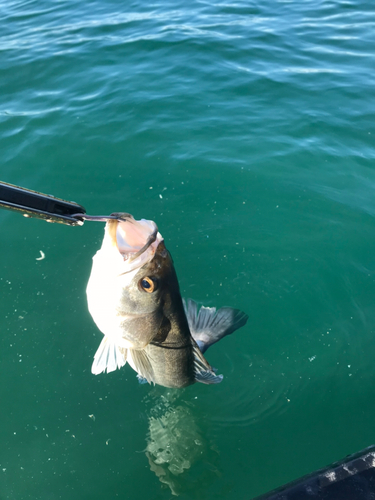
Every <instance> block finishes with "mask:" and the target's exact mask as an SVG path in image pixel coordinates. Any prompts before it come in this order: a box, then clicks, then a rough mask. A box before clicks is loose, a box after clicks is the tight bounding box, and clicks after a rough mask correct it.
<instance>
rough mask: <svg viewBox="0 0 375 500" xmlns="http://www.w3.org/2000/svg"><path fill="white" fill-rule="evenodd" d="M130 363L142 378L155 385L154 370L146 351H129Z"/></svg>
mask: <svg viewBox="0 0 375 500" xmlns="http://www.w3.org/2000/svg"><path fill="white" fill-rule="evenodd" d="M128 362H129V364H130V366H131V367H132V368H133V370H135V371H136V372H137V373H138V375H139V376H140V377H141V378H143V379H146V380H147V382H148V383H149V384H151V382H152V383H154V384H155V375H154V370H153V369H152V366H151V363H150V360H149V359H148V356H147V354H146V353H145V351H143V350H136V349H128ZM138 378H139V377H138ZM141 383H144V382H141Z"/></svg>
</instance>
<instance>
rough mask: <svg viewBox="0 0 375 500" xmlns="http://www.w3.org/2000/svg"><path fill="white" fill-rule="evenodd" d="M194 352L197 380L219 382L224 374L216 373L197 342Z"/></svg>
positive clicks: (210, 382)
mask: <svg viewBox="0 0 375 500" xmlns="http://www.w3.org/2000/svg"><path fill="white" fill-rule="evenodd" d="M194 344H195V343H194ZM193 354H194V375H195V380H196V381H197V382H201V383H202V384H219V383H220V382H221V381H222V380H223V376H222V375H216V373H215V372H214V369H213V368H212V366H210V365H209V364H208V362H207V360H206V358H205V357H204V356H203V354H202V353H201V351H200V349H199V347H198V346H197V345H196V344H195V345H194V346H193Z"/></svg>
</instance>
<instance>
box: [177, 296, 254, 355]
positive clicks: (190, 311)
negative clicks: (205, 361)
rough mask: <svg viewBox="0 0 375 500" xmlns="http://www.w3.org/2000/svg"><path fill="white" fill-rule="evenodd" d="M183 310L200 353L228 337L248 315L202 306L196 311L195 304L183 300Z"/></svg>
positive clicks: (232, 310)
mask: <svg viewBox="0 0 375 500" xmlns="http://www.w3.org/2000/svg"><path fill="white" fill-rule="evenodd" d="M183 302H184V308H185V313H186V317H187V320H188V323H189V328H190V332H191V335H192V337H193V338H194V340H195V341H196V342H197V343H198V345H199V348H200V349H201V351H202V352H205V351H206V350H207V349H208V348H209V347H210V346H211V345H212V344H215V342H218V341H219V340H220V339H222V338H223V337H225V336H226V335H230V334H231V333H233V332H234V331H235V330H237V329H238V328H241V326H244V325H245V323H246V321H247V320H248V315H247V314H245V313H244V312H242V311H240V310H239V309H233V308H232V307H222V308H221V309H219V310H216V308H215V307H204V306H202V307H201V308H200V309H199V311H198V305H197V303H196V302H195V301H194V300H192V299H188V300H184V301H183Z"/></svg>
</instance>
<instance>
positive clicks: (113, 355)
mask: <svg viewBox="0 0 375 500" xmlns="http://www.w3.org/2000/svg"><path fill="white" fill-rule="evenodd" d="M125 363H126V349H122V352H121V351H120V349H119V346H118V345H117V344H116V342H115V340H114V339H109V338H108V337H106V336H104V338H103V340H102V341H101V343H100V346H99V348H98V350H97V351H96V353H95V356H94V362H93V364H92V367H91V372H92V373H93V374H94V375H98V374H99V373H102V372H105V370H107V373H109V372H113V371H114V370H116V368H121V367H122V366H124V365H125Z"/></svg>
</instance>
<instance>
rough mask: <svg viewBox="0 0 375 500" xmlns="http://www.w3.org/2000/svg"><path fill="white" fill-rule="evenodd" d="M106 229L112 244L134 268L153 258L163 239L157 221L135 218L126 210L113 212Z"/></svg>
mask: <svg viewBox="0 0 375 500" xmlns="http://www.w3.org/2000/svg"><path fill="white" fill-rule="evenodd" d="M106 231H107V232H108V235H109V237H110V240H111V243H112V245H114V246H115V247H116V248H117V250H118V251H119V253H120V254H121V255H122V257H123V259H124V261H125V262H126V264H127V265H129V266H131V268H132V269H134V268H135V267H139V266H141V265H144V264H145V263H146V262H148V261H149V260H151V259H152V257H153V256H154V254H155V251H156V248H157V247H158V245H159V243H160V242H161V241H162V240H163V238H162V236H161V234H160V233H159V230H158V227H157V225H156V224H155V222H153V221H151V220H146V219H141V220H135V219H134V217H133V216H132V215H130V214H128V213H124V212H119V213H113V214H111V215H110V216H109V217H108V219H107V225H106Z"/></svg>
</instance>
